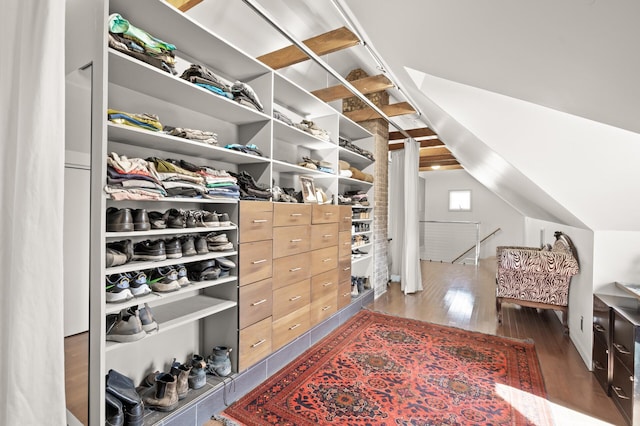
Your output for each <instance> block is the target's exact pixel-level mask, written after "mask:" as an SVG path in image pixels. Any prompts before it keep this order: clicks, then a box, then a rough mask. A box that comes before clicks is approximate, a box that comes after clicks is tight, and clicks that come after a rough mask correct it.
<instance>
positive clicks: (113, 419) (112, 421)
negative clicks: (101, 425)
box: [104, 392, 124, 426]
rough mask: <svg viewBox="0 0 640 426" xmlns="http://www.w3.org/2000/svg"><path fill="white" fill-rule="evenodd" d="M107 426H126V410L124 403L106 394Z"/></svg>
mask: <svg viewBox="0 0 640 426" xmlns="http://www.w3.org/2000/svg"><path fill="white" fill-rule="evenodd" d="M104 395H105V403H106V404H105V425H106V426H123V425H124V411H123V410H124V409H123V407H122V402H121V401H120V400H119V399H118V398H116V397H115V396H113V395H112V394H110V393H109V392H105V394H104Z"/></svg>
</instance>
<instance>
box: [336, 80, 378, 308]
mask: <svg viewBox="0 0 640 426" xmlns="http://www.w3.org/2000/svg"><path fill="white" fill-rule="evenodd" d="M367 76H368V75H367V73H366V72H364V71H363V70H362V69H359V68H358V69H355V70H353V71H351V72H350V73H349V74H348V75H347V77H346V80H347V81H353V80H357V79H360V78H364V77H367ZM366 97H367V98H368V99H370V100H371V101H372V102H373V103H374V104H375V105H376V106H378V107H381V106H383V105H388V104H389V94H388V93H387V92H385V91H382V92H376V93H371V94H369V95H366ZM362 108H367V106H366V104H365V103H364V102H362V101H361V100H360V99H358V98H356V97H352V98H346V99H344V100H343V101H342V111H343V112H348V111H355V110H358V109H362ZM358 124H360V125H361V126H362V127H364V128H365V129H367V130H368V131H369V132H371V133H372V134H373V143H374V148H373V154H374V156H375V158H376V162H375V168H374V183H375V184H374V209H373V218H374V222H373V277H372V281H373V282H372V285H373V288H374V289H375V295H376V296H378V295H379V294H382V293H383V292H384V291H386V288H387V280H388V277H389V267H388V258H389V250H388V242H387V239H388V235H389V234H388V229H389V227H388V217H389V214H388V212H389V210H388V208H389V192H388V186H389V164H388V161H387V159H388V158H389V157H388V153H389V124H388V123H387V122H386V121H384V120H383V119H380V118H379V119H375V120H367V121H362V122H360V123H358Z"/></svg>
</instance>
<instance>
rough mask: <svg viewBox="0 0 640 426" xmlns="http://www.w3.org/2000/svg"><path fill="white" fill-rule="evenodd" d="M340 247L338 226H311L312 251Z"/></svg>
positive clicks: (334, 224)
mask: <svg viewBox="0 0 640 426" xmlns="http://www.w3.org/2000/svg"><path fill="white" fill-rule="evenodd" d="M335 245H338V224H337V223H325V224H322V225H311V250H317V249H321V248H325V247H331V246H335Z"/></svg>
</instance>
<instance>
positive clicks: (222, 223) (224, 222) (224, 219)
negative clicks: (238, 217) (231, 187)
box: [218, 213, 231, 226]
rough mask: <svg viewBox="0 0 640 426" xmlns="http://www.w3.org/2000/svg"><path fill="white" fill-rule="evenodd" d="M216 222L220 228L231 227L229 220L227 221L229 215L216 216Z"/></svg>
mask: <svg viewBox="0 0 640 426" xmlns="http://www.w3.org/2000/svg"><path fill="white" fill-rule="evenodd" d="M218 222H220V226H231V220H229V215H228V214H227V213H220V215H219V216H218Z"/></svg>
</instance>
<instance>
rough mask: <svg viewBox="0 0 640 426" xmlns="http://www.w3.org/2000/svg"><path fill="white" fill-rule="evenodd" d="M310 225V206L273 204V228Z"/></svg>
mask: <svg viewBox="0 0 640 426" xmlns="http://www.w3.org/2000/svg"><path fill="white" fill-rule="evenodd" d="M310 224H311V205H310V204H309V205H308V204H291V203H274V204H273V226H293V225H310Z"/></svg>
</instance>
